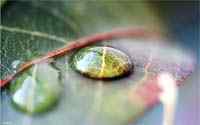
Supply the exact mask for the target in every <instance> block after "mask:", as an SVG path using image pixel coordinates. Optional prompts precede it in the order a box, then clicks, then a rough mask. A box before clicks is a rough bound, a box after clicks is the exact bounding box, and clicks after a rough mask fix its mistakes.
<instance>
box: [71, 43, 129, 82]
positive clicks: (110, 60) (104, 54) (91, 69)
mask: <svg viewBox="0 0 200 125" xmlns="http://www.w3.org/2000/svg"><path fill="white" fill-rule="evenodd" d="M72 66H73V67H74V68H75V70H77V71H78V72H80V73H82V74H84V75H86V76H88V77H91V78H96V79H109V78H116V77H120V76H124V75H126V74H128V73H130V71H131V70H132V66H133V65H132V63H131V60H130V58H129V57H128V56H127V55H126V54H125V53H124V52H122V51H120V50H117V49H115V48H112V47H101V46H94V47H86V48H83V49H81V50H80V51H78V52H77V53H76V54H75V55H74V56H73V58H72Z"/></svg>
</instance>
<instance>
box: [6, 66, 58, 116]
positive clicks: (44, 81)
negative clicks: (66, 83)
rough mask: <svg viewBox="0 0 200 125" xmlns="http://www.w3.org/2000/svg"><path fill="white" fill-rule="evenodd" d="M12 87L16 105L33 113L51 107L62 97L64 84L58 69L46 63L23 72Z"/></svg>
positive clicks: (13, 100) (13, 99)
mask: <svg viewBox="0 0 200 125" xmlns="http://www.w3.org/2000/svg"><path fill="white" fill-rule="evenodd" d="M10 88H11V93H12V102H13V104H14V105H15V107H17V108H19V109H21V110H22V111H25V112H27V113H29V114H33V113H37V112H43V111H46V110H47V109H49V108H51V107H52V106H53V104H55V102H57V100H58V98H59V97H60V93H61V88H62V86H61V84H60V81H59V74H58V71H57V70H55V69H54V68H53V67H51V66H50V65H48V64H46V63H45V64H37V65H35V66H33V67H32V68H31V69H29V70H28V71H26V72H24V73H23V74H21V76H19V77H17V78H16V80H14V81H13V83H12V84H11V86H10Z"/></svg>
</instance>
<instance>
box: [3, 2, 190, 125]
mask: <svg viewBox="0 0 200 125" xmlns="http://www.w3.org/2000/svg"><path fill="white" fill-rule="evenodd" d="M1 17H2V18H1V25H0V31H1V49H0V54H1V78H4V77H5V76H6V75H7V74H11V73H13V72H15V70H16V68H14V67H12V64H13V62H16V61H17V62H19V61H20V62H25V61H27V60H31V59H32V58H36V57H38V56H39V55H43V54H45V53H47V52H48V51H51V50H55V49H56V48H59V47H63V45H65V44H67V43H68V42H69V41H70V40H73V39H77V38H80V37H82V36H86V35H91V34H94V33H97V32H105V31H111V30H112V29H114V28H120V27H133V26H135V27H145V28H146V29H161V30H163V27H162V26H161V24H162V23H161V21H160V20H159V18H158V16H157V15H156V13H153V10H152V9H151V8H150V6H149V5H148V3H147V2H128V1H127V2H115V1H113V2H106V1H103V2H102V1H100V0H97V1H96V2H91V1H90V2H88V1H87V0H81V1H70V0H66V1H65V0H62V1H40V0H39V1H35V0H33V1H23V2H22V1H16V2H8V3H7V4H5V6H3V7H2V9H1ZM147 41H148V42H147ZM101 45H110V46H113V47H115V48H117V49H120V50H122V51H124V52H126V53H127V54H128V55H130V56H131V58H132V61H133V64H134V66H135V71H134V73H132V74H131V75H130V76H129V77H126V78H123V79H118V80H112V81H99V80H93V79H88V78H85V77H84V76H82V75H80V74H78V73H77V72H75V71H74V70H73V69H72V68H71V67H70V65H69V59H70V58H69V56H70V55H71V54H70V55H66V56H65V57H63V58H62V59H57V60H54V62H55V63H56V65H57V67H58V68H59V69H60V70H61V72H62V75H61V79H62V82H63V83H64V86H63V89H64V91H63V96H62V99H61V100H60V103H59V105H58V106H56V108H55V110H52V111H50V112H48V113H47V114H44V115H40V117H37V116H36V117H28V120H27V116H26V115H25V114H22V113H20V112H17V111H16V110H14V109H13V107H12V106H11V105H10V103H9V97H8V95H7V94H6V95H3V94H2V95H3V96H2V100H3V101H2V104H1V107H0V108H1V109H3V120H2V121H3V122H4V121H11V122H12V123H13V124H15V125H22V124H31V125H44V124H48V125H56V124H57V125H63V124H67V125H122V124H126V123H127V121H129V120H130V119H131V120H133V121H134V120H136V118H137V117H138V116H139V115H140V113H141V112H143V111H144V110H145V109H146V108H147V107H145V105H144V102H142V101H141V100H140V99H138V98H139V97H137V98H134V99H133V100H134V101H133V102H132V101H131V100H130V99H129V94H128V93H129V92H130V91H131V90H132V88H134V87H135V85H137V84H138V83H140V82H141V81H142V80H143V79H144V78H145V77H146V76H147V74H146V70H144V66H145V65H146V64H147V63H148V61H149V57H152V56H153V57H152V58H153V59H158V58H160V57H162V58H161V61H162V63H161V64H159V65H158V64H156V63H155V66H158V67H156V71H158V69H159V70H162V71H168V70H170V72H172V73H174V74H176V73H177V72H176V68H172V69H170V68H168V67H166V65H167V63H166V62H169V59H171V60H170V64H171V63H173V64H174V62H175V63H176V64H180V65H181V64H183V60H182V59H185V58H182V57H183V56H180V54H174V51H173V50H171V48H170V47H171V46H170V47H169V46H168V47H165V45H162V44H158V45H157V44H156V45H157V46H156V47H155V42H154V41H153V42H152V41H150V40H146V39H145V40H144V39H133V40H113V41H110V42H109V43H107V42H106V41H105V42H104V43H103V44H101ZM168 52H170V54H166V53H168ZM72 53H73V52H72ZM160 54H161V55H160ZM163 55H165V56H163ZM144 57H145V58H144ZM154 57H155V58H154ZM178 57H179V58H180V57H181V59H178V62H177V58H178ZM66 65H67V67H66ZM153 66H154V65H153ZM34 67H35V66H34ZM34 67H32V69H30V71H31V70H33V69H34ZM39 67H40V66H39ZM47 67H49V66H47ZM160 67H164V68H163V69H160ZM186 67H187V65H184V68H186ZM40 68H42V67H40ZM40 68H38V69H40ZM48 69H49V70H50V69H51V68H50V67H49V68H48ZM37 71H38V70H37ZM39 71H43V70H39ZM53 72H54V71H53ZM53 72H52V71H50V72H47V73H42V74H41V76H40V75H39V74H38V73H36V74H35V75H36V76H38V77H40V79H39V80H41V79H43V80H44V82H42V81H37V83H38V85H43V84H44V85H50V86H49V87H50V88H47V90H50V93H48V92H47V93H46V88H44V87H42V86H41V87H40V86H38V87H36V88H37V89H41V90H37V91H38V92H39V93H38V95H36V96H34V97H38V96H41V97H42V96H43V97H45V98H46V99H45V100H47V101H46V102H45V104H44V105H43V104H41V105H40V103H37V104H38V106H37V108H35V109H34V110H28V111H30V112H33V111H36V112H37V111H41V109H43V106H45V109H46V108H47V107H48V106H49V105H50V104H52V100H55V99H56V98H57V96H56V98H55V97H53V96H49V95H55V93H56V92H57V89H58V88H57V87H58V86H57V87H56V86H55V88H52V85H53V86H54V84H56V85H57V84H58V83H51V82H50V81H51V80H48V78H51V77H52V78H55V79H56V77H55V75H54V74H55V73H53ZM24 73H25V74H23V75H22V76H19V79H18V78H17V80H16V82H15V83H13V86H14V88H13V90H14V92H16V91H17V90H23V92H26V91H27V92H26V94H28V93H29V92H31V89H33V88H32V87H30V89H24V88H23V84H22V83H23V81H24V80H25V79H26V80H27V79H28V80H30V81H31V82H30V83H27V84H33V83H34V82H33V81H34V80H35V79H34V78H33V73H32V71H31V74H30V73H27V72H24ZM150 74H151V73H150ZM148 75H149V74H148ZM176 76H177V77H178V78H179V77H180V76H182V74H179V72H178V73H177V74H176ZM44 89H45V91H43V90H44ZM54 89H55V90H54ZM29 90H30V91H29ZM58 90H59V89H58ZM51 92H53V93H51ZM52 98H53V99H52ZM143 101H144V100H143ZM33 102H37V99H36V100H35V99H33ZM27 106H28V105H26V103H25V102H24V103H23V108H25V109H26V110H27ZM126 107H127V108H126ZM36 109H37V110H36ZM30 121H31V122H30Z"/></svg>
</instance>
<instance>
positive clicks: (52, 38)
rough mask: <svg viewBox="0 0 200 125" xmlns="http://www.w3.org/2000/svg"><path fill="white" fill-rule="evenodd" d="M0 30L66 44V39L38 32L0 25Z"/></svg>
mask: <svg viewBox="0 0 200 125" xmlns="http://www.w3.org/2000/svg"><path fill="white" fill-rule="evenodd" d="M0 30H5V31H8V32H14V33H22V34H27V35H31V36H37V37H41V38H45V39H50V40H55V41H58V42H61V43H66V41H67V40H66V39H64V38H62V37H58V36H55V35H52V34H48V33H43V32H39V31H30V30H25V29H21V28H18V27H8V26H3V25H0Z"/></svg>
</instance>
